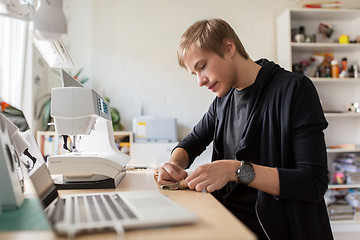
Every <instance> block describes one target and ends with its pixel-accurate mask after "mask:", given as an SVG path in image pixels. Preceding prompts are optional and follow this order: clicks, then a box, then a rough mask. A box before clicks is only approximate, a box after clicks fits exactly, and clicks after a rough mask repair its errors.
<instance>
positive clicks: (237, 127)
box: [223, 85, 253, 159]
mask: <svg viewBox="0 0 360 240" xmlns="http://www.w3.org/2000/svg"><path fill="white" fill-rule="evenodd" d="M252 86H253V85H250V86H249V87H247V88H244V89H242V90H236V89H235V90H234V93H233V96H232V97H233V98H234V101H233V104H232V105H231V106H229V109H228V112H227V114H229V117H228V118H227V119H226V120H225V121H226V122H225V123H224V124H225V134H224V139H223V144H224V159H236V151H237V146H239V144H240V140H241V138H242V135H243V133H244V129H245V125H246V113H247V106H248V102H249V96H250V93H251V89H252Z"/></svg>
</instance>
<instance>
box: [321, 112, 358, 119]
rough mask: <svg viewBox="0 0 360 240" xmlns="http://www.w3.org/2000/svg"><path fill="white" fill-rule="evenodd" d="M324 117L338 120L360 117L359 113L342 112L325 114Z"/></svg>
mask: <svg viewBox="0 0 360 240" xmlns="http://www.w3.org/2000/svg"><path fill="white" fill-rule="evenodd" d="M325 117H326V118H328V117H335V118H336V117H338V118H343V117H360V113H352V112H342V113H327V112H325Z"/></svg>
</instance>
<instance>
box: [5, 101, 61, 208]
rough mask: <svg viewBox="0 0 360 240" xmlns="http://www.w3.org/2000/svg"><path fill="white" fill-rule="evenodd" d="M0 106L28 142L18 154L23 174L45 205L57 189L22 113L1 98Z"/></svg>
mask: <svg viewBox="0 0 360 240" xmlns="http://www.w3.org/2000/svg"><path fill="white" fill-rule="evenodd" d="M0 106H1V110H0V112H1V113H2V114H3V115H4V116H5V117H6V118H7V119H9V120H10V121H11V122H12V123H14V124H15V125H16V126H17V127H18V128H19V131H20V133H21V136H22V137H24V138H25V139H26V140H27V141H28V143H29V144H30V146H29V148H28V149H27V152H26V153H24V154H22V155H21V156H19V159H20V160H21V162H22V163H23V166H25V171H27V172H26V173H23V175H25V174H27V175H28V176H29V177H30V179H31V181H32V183H33V185H34V188H35V191H36V193H37V195H38V196H39V198H40V200H41V201H42V203H43V205H44V207H46V206H48V205H49V204H50V203H51V202H52V201H53V200H54V199H55V198H56V197H57V191H56V188H55V185H54V183H53V181H52V179H51V176H50V174H49V172H48V170H47V168H46V165H45V161H44V157H43V156H42V154H41V152H40V149H39V147H38V145H37V143H36V141H35V138H34V136H33V134H32V132H31V130H30V127H29V124H28V122H27V121H26V118H25V116H24V113H23V112H22V111H21V110H19V109H17V108H15V107H13V106H11V105H10V104H7V103H6V102H4V101H2V100H0ZM22 169H24V168H22Z"/></svg>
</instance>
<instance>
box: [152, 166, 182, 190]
mask: <svg viewBox="0 0 360 240" xmlns="http://www.w3.org/2000/svg"><path fill="white" fill-rule="evenodd" d="M158 172H159V176H158V183H159V184H160V185H163V184H171V183H176V182H179V181H181V180H183V179H185V178H186V177H187V172H186V171H185V170H184V169H182V167H180V166H179V165H176V164H173V163H164V164H163V165H162V166H161V167H160V168H159V169H158Z"/></svg>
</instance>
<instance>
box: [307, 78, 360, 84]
mask: <svg viewBox="0 0 360 240" xmlns="http://www.w3.org/2000/svg"><path fill="white" fill-rule="evenodd" d="M310 79H311V81H313V82H314V83H339V84H343V83H350V84H354V83H356V84H357V83H360V78H315V77H311V78H310Z"/></svg>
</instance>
